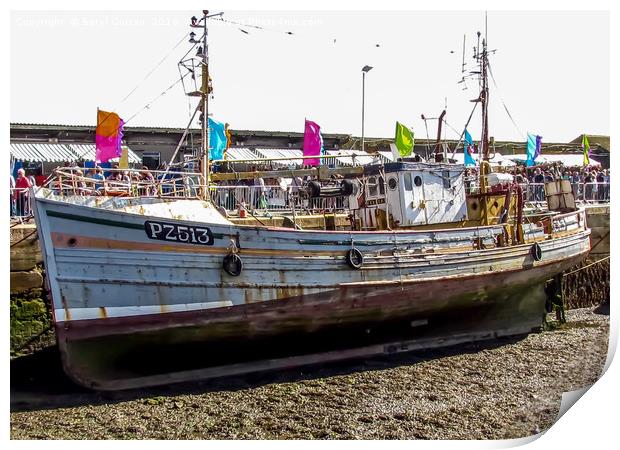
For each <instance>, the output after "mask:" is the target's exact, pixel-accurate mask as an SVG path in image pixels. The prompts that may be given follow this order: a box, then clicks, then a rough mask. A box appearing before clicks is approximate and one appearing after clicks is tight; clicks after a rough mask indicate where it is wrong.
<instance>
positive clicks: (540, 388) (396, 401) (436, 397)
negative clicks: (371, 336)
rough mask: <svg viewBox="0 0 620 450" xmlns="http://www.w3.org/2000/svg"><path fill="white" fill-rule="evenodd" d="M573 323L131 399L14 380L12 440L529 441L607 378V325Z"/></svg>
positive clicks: (580, 317) (591, 319) (585, 315)
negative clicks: (574, 398) (31, 389)
mask: <svg viewBox="0 0 620 450" xmlns="http://www.w3.org/2000/svg"><path fill="white" fill-rule="evenodd" d="M568 320H569V322H568V323H567V324H566V325H564V326H562V327H559V328H557V329H555V330H553V331H545V332H543V333H539V334H532V335H529V336H527V337H526V338H522V339H504V340H501V341H496V342H494V343H486V344H476V345H474V344H468V345H462V346H458V347H453V348H450V349H444V350H439V351H433V352H424V353H419V352H418V353H415V354H407V355H397V356H393V357H389V358H387V357H386V358H375V359H371V360H366V361H362V362H357V363H346V364H345V363H341V364H339V365H332V366H329V367H323V368H312V369H304V370H303V373H301V372H300V371H299V370H297V371H288V372H280V373H278V374H267V375H262V376H258V375H256V376H246V377H243V378H235V379H232V380H226V381H217V382H211V383H208V384H207V383H206V382H205V383H198V384H197V383H194V384H193V385H191V386H176V387H170V388H165V389H161V388H160V389H158V390H155V389H152V390H142V391H134V392H131V393H115V394H97V393H90V392H85V391H81V390H78V389H77V388H74V387H66V386H64V387H62V388H61V390H62V389H66V390H67V391H66V392H65V394H64V395H57V393H53V395H52V394H50V395H48V396H47V397H45V396H44V395H43V396H41V395H39V394H36V395H35V394H32V395H31V400H28V398H29V397H28V395H27V394H25V393H24V392H17V390H16V389H15V388H14V386H13V384H14V383H13V381H12V382H11V384H12V392H11V402H12V404H11V438H12V439H415V438H419V439H499V438H517V437H524V436H528V435H531V434H534V433H537V432H539V431H542V430H544V429H546V428H548V427H550V426H551V425H552V424H553V422H554V421H555V418H556V415H557V413H558V410H559V407H560V400H561V395H562V392H565V391H570V390H575V389H579V388H582V387H584V386H587V385H590V384H592V383H594V382H595V381H596V380H597V379H598V377H599V375H600V373H601V370H602V367H603V365H604V362H605V359H606V355H607V341H608V333H609V316H607V315H602V314H596V313H594V312H593V309H592V308H584V309H578V310H572V311H569V312H568ZM65 383H66V382H65ZM61 385H62V383H61ZM34 398H36V399H37V401H34V400H33V399H34ZM46 398H47V400H46Z"/></svg>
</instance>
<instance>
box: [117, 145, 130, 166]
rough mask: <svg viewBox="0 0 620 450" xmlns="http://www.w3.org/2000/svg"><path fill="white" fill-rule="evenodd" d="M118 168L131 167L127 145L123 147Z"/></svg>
mask: <svg viewBox="0 0 620 450" xmlns="http://www.w3.org/2000/svg"><path fill="white" fill-rule="evenodd" d="M118 168H119V169H128V168H129V151H128V149H127V147H123V148H121V158H120V159H119V160H118Z"/></svg>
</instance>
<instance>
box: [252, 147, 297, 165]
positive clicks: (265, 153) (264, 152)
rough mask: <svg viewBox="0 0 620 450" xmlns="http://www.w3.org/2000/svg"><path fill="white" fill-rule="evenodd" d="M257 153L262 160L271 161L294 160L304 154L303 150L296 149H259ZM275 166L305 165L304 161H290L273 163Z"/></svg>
mask: <svg viewBox="0 0 620 450" xmlns="http://www.w3.org/2000/svg"><path fill="white" fill-rule="evenodd" d="M256 153H258V155H259V156H260V157H261V158H265V159H269V158H293V157H301V156H303V154H304V152H303V151H302V150H299V149H296V148H257V149H256ZM272 163H273V165H274V166H285V167H287V166H290V165H291V164H296V165H301V164H303V160H302V159H288V160H285V161H272Z"/></svg>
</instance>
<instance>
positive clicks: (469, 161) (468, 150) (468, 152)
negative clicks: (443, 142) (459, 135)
mask: <svg viewBox="0 0 620 450" xmlns="http://www.w3.org/2000/svg"><path fill="white" fill-rule="evenodd" d="M473 150H474V140H473V139H472V138H471V134H469V131H467V128H466V129H465V145H464V146H463V155H464V156H465V165H466V166H475V165H476V160H475V159H474V157H473V156H472V152H473Z"/></svg>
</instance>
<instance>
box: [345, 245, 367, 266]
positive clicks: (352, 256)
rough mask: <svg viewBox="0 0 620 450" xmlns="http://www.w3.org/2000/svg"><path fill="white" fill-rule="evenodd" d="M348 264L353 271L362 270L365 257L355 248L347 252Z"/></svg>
mask: <svg viewBox="0 0 620 450" xmlns="http://www.w3.org/2000/svg"><path fill="white" fill-rule="evenodd" d="M347 264H348V265H349V266H351V267H352V268H353V269H360V268H361V267H362V265H363V264H364V255H363V254H362V252H360V251H359V250H358V249H356V248H355V247H353V248H352V249H351V250H349V251H348V252H347Z"/></svg>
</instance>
